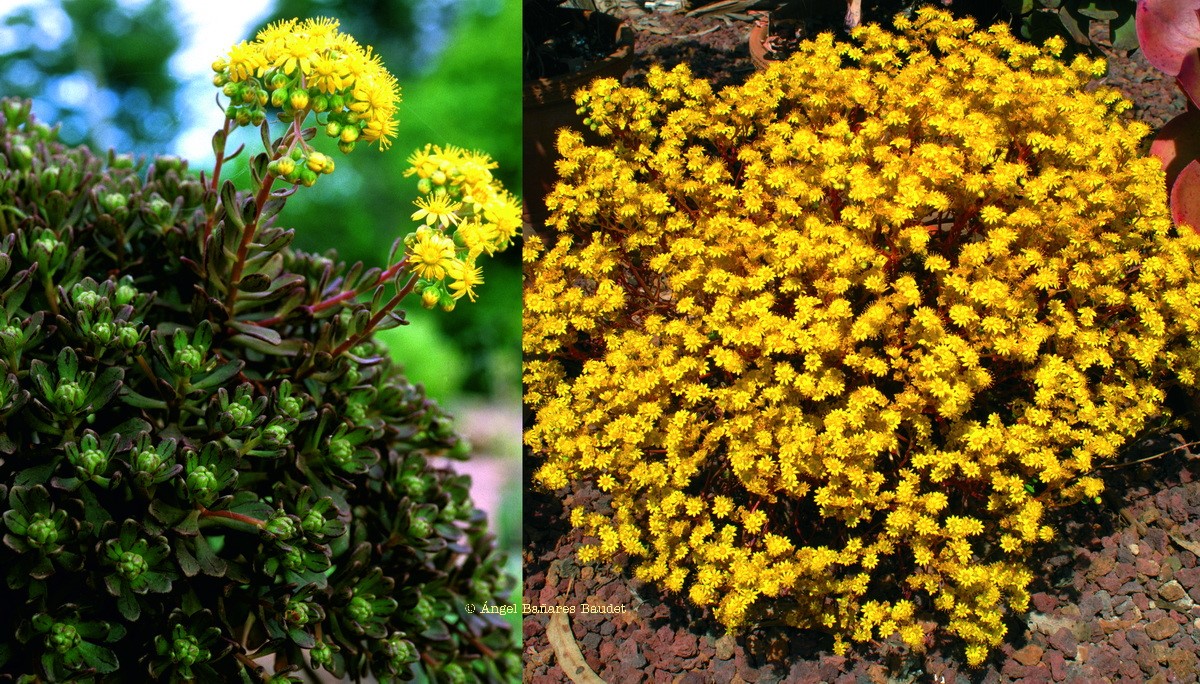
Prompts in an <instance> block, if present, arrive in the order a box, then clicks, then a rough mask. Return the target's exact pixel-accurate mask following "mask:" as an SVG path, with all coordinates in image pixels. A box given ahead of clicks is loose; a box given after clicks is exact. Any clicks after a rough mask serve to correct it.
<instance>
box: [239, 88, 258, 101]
mask: <svg viewBox="0 0 1200 684" xmlns="http://www.w3.org/2000/svg"><path fill="white" fill-rule="evenodd" d="M257 103H258V89H257V88H246V89H245V90H243V91H242V104H257Z"/></svg>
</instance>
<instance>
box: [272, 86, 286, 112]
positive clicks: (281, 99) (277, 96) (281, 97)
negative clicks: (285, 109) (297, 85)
mask: <svg viewBox="0 0 1200 684" xmlns="http://www.w3.org/2000/svg"><path fill="white" fill-rule="evenodd" d="M288 95H289V93H288V90H287V88H283V87H281V88H279V89H278V90H275V91H273V92H272V93H271V106H272V107H282V106H283V103H285V102H287V101H288Z"/></svg>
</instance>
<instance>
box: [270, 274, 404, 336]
mask: <svg viewBox="0 0 1200 684" xmlns="http://www.w3.org/2000/svg"><path fill="white" fill-rule="evenodd" d="M406 265H408V258H407V257H406V258H404V259H401V260H400V261H398V262H396V263H394V264H392V265H391V266H389V267H388V268H387V270H386V271H384V272H383V273H380V274H379V277H378V278H376V279H375V282H374V283H373V284H372V285H371V287H369V288H366V289H359V288H356V289H350V290H343V291H341V292H339V293H337V294H336V295H333V296H332V297H329V298H328V299H323V300H321V301H319V302H317V303H316V304H312V305H310V306H305V307H301V308H302V309H304V310H306V311H308V312H309V313H316V312H318V311H324V310H325V309H328V308H329V307H331V306H335V305H337V304H341V303H342V302H344V301H346V300H348V299H353V298H354V297H357V296H358V295H360V294H362V293H363V292H366V291H367V290H373V289H375V288H377V287H379V286H380V285H382V284H384V283H386V282H387V281H388V280H390V279H392V278H393V277H395V275H396V274H397V273H399V272H400V269H402V268H404V267H405V266H406ZM283 321H284V316H272V317H270V318H264V319H263V320H261V321H259V322H258V325H261V326H270V325H279V324H280V323H282V322H283Z"/></svg>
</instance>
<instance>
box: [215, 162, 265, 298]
mask: <svg viewBox="0 0 1200 684" xmlns="http://www.w3.org/2000/svg"><path fill="white" fill-rule="evenodd" d="M273 185H275V174H273V173H269V172H268V173H267V176H266V178H263V183H262V187H261V188H259V189H258V194H257V195H255V197H254V220H253V221H251V222H250V224H249V225H247V226H246V228H245V230H244V231H243V232H242V244H241V245H239V246H238V253H237V261H235V262H234V263H233V274H232V275H231V276H230V278H229V299H228V300H227V301H226V302H225V305H226V306H227V307H228V308H229V314H230V315H231V316H232V315H233V305H234V304H235V303H236V302H237V297H238V283H239V282H241V279H242V269H243V268H245V266H246V254H247V253H248V252H249V251H250V241H251V240H253V239H254V234H255V233H257V232H258V220H259V219H260V218H261V217H262V213H263V208H264V207H266V205H267V198H268V197H270V195H271V186H273ZM225 210H226V211H229V210H230V208H229V207H226V208H225ZM237 210H238V208H237V207H233V211H237Z"/></svg>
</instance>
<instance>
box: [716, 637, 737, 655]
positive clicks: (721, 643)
mask: <svg viewBox="0 0 1200 684" xmlns="http://www.w3.org/2000/svg"><path fill="white" fill-rule="evenodd" d="M736 646H737V641H735V640H734V638H733V635H731V634H726V635H725V636H723V637H721V638H720V639H717V660H729V659H730V658H733V651H734V648H735V647H736Z"/></svg>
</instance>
